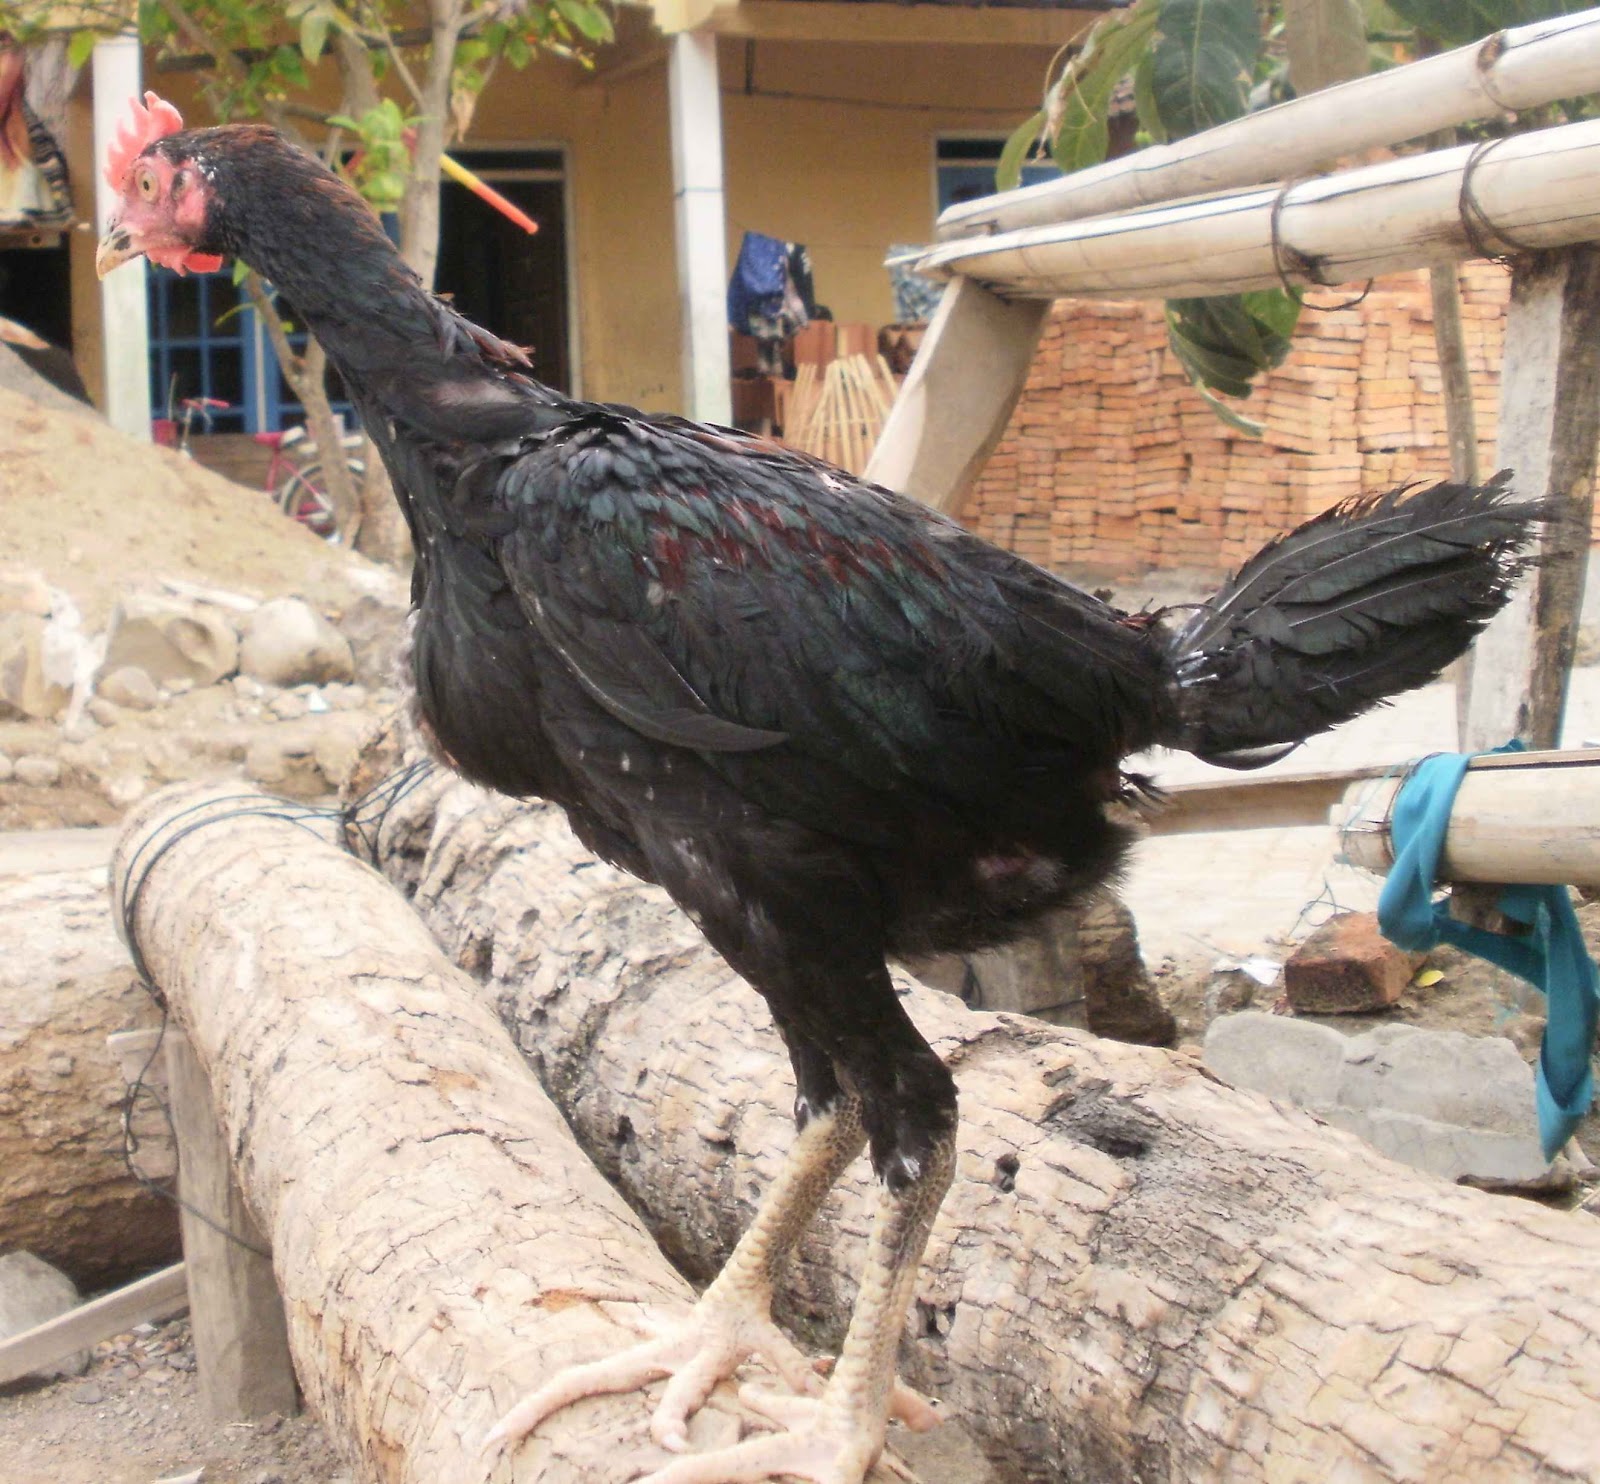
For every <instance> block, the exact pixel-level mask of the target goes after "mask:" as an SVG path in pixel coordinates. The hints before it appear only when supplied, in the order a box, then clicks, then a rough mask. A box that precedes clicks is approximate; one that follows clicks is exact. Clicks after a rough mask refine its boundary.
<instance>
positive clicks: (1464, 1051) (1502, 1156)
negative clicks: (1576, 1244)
mask: <svg viewBox="0 0 1600 1484" xmlns="http://www.w3.org/2000/svg"><path fill="white" fill-rule="evenodd" d="M1205 1061H1206V1065H1207V1067H1209V1068H1210V1069H1211V1071H1213V1072H1214V1073H1216V1075H1217V1076H1219V1077H1221V1078H1223V1079H1224V1080H1225V1081H1228V1082H1231V1083H1233V1084H1234V1085H1235V1086H1238V1087H1249V1088H1253V1089H1255V1090H1256V1091H1257V1092H1262V1093H1265V1094H1266V1095H1267V1096H1268V1097H1273V1098H1278V1099H1280V1100H1282V1101H1285V1102H1291V1103H1297V1104H1299V1105H1300V1106H1301V1107H1304V1108H1307V1109H1309V1110H1310V1111H1312V1112H1314V1113H1316V1114H1317V1115H1318V1116H1319V1117H1321V1118H1324V1119H1326V1120H1327V1121H1328V1122H1329V1123H1332V1124H1335V1125H1336V1126H1338V1127H1339V1128H1343V1129H1347V1130H1349V1131H1350V1132H1351V1133H1354V1134H1358V1135H1359V1136H1360V1137H1362V1138H1363V1139H1365V1140H1366V1141H1367V1142H1368V1143H1369V1144H1371V1145H1373V1146H1374V1147H1375V1148H1377V1149H1379V1150H1381V1151H1382V1152H1383V1153H1384V1154H1387V1155H1388V1156H1389V1157H1390V1158H1391V1159H1397V1160H1400V1161H1401V1162H1402V1163H1404V1164H1409V1165H1412V1166H1414V1167H1415V1168H1417V1169H1421V1170H1427V1171H1429V1172H1430V1173H1432V1174H1435V1175H1439V1176H1441V1177H1443V1178H1444V1179H1446V1180H1461V1179H1467V1180H1472V1181H1477V1182H1482V1183H1488V1184H1505V1185H1513V1186H1540V1185H1552V1184H1553V1185H1565V1184H1567V1183H1570V1181H1571V1178H1572V1171H1571V1168H1570V1166H1568V1164H1567V1162H1566V1161H1565V1160H1564V1159H1558V1160H1556V1161H1555V1163H1554V1165H1546V1163H1545V1160H1544V1156H1543V1155H1542V1154H1541V1152H1540V1149H1539V1130H1538V1117H1537V1113H1536V1111H1535V1106H1534V1081H1533V1069H1532V1068H1531V1067H1529V1066H1528V1064H1527V1063H1526V1062H1524V1061H1523V1059H1522V1057H1521V1056H1520V1055H1518V1053H1517V1049H1516V1047H1514V1046H1513V1045H1512V1044H1511V1042H1510V1041H1508V1040H1506V1039H1505V1037H1503V1036H1466V1035H1462V1034H1460V1033H1459V1032H1457V1031H1425V1030H1419V1029H1417V1028H1416V1027H1415V1026H1408V1025H1384V1026H1378V1027H1376V1028H1375V1029H1373V1030H1370V1031H1367V1032H1366V1033H1365V1034H1363V1035H1359V1036H1349V1037H1346V1036H1344V1035H1342V1034H1341V1033H1340V1032H1338V1031H1336V1030H1334V1029H1332V1028H1331V1027H1329V1026H1323V1025H1313V1024H1311V1023H1310V1022H1307V1021H1303V1020H1294V1019H1291V1018H1289V1017H1287V1016H1280V1015H1262V1014H1258V1013H1256V1012H1253V1011H1251V1012H1246V1013H1244V1014H1241V1015H1230V1016H1226V1017H1224V1018H1222V1019H1220V1020H1216V1021H1213V1022H1212V1025H1211V1029H1210V1030H1209V1031H1208V1032H1207V1033H1206V1040H1205Z"/></svg>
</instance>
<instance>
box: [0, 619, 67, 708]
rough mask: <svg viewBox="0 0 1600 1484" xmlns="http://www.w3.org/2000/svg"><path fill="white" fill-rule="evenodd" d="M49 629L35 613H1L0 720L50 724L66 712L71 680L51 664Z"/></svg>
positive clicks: (45, 622)
mask: <svg viewBox="0 0 1600 1484" xmlns="http://www.w3.org/2000/svg"><path fill="white" fill-rule="evenodd" d="M49 629H50V620H49V619H47V618H41V617H40V616H39V615H38V614H37V613H7V612H0V716H4V715H7V714H15V715H19V716H28V717H32V718H33V719H34V720H36V721H49V720H53V719H54V718H55V717H57V716H59V715H60V714H61V713H62V712H63V711H65V710H66V709H67V702H68V701H70V700H71V699H72V683H71V682H72V676H71V672H70V669H69V670H68V671H67V672H66V673H58V672H57V667H56V666H54V665H52V664H51V662H50V654H49V643H48V639H47V635H48V633H49Z"/></svg>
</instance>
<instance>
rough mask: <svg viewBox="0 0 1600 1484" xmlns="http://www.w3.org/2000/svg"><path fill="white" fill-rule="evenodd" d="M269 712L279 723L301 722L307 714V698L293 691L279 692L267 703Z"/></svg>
mask: <svg viewBox="0 0 1600 1484" xmlns="http://www.w3.org/2000/svg"><path fill="white" fill-rule="evenodd" d="M267 710H268V711H270V712H271V713H272V714H273V715H274V716H276V717H277V718H278V720H279V721H299V720H300V718H301V717H302V716H304V715H305V714H306V698H305V697H304V696H301V695H297V694H296V693H295V692H294V691H292V690H285V691H279V692H278V694H277V695H275V696H274V697H273V698H272V699H271V700H270V701H268V702H267Z"/></svg>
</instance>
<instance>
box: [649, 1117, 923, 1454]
mask: <svg viewBox="0 0 1600 1484" xmlns="http://www.w3.org/2000/svg"><path fill="white" fill-rule="evenodd" d="M954 1170H955V1138H954V1136H953V1134H946V1135H943V1136H941V1137H940V1138H939V1139H937V1140H936V1141H935V1142H934V1143H933V1144H932V1146H931V1148H930V1149H929V1151H928V1154H927V1156H926V1158H924V1159H923V1160H921V1161H920V1168H919V1169H918V1171H917V1172H916V1173H915V1174H914V1175H911V1176H910V1178H909V1179H907V1180H905V1181H904V1182H903V1183H897V1184H896V1185H894V1186H889V1185H886V1186H885V1189H884V1193H883V1197H882V1204H881V1206H880V1207H879V1211H878V1217H877V1221H876V1223H875V1224H874V1226H873V1231H872V1242H871V1246H870V1247H869V1249H868V1253H867V1264H866V1268H865V1270H864V1271H863V1273H862V1277H861V1293H860V1297H859V1298H858V1299H857V1301H856V1307H855V1312H854V1313H853V1314H852V1315H851V1318H850V1330H849V1333H848V1334H847V1335H846V1336H845V1341H844V1348H843V1350H842V1351H841V1352H840V1354H839V1363H838V1365H837V1366H835V1367H834V1371H833V1374H832V1376H831V1377H830V1378H829V1380H828V1383H827V1385H826V1387H825V1388H824V1389H823V1392H822V1395H821V1396H819V1397H815V1398H811V1397H790V1396H768V1395H765V1394H762V1393H760V1392H757V1391H755V1390H754V1388H751V1387H746V1388H744V1390H743V1392H742V1393H741V1395H742V1396H743V1398H744V1400H745V1401H746V1402H747V1403H748V1404H749V1405H751V1406H753V1407H755V1408H756V1409H757V1410H759V1411H762V1412H765V1413H766V1414H767V1415H768V1416H770V1417H772V1418H773V1420H774V1421H776V1422H779V1423H781V1424H782V1425H783V1430H782V1431H780V1432H776V1433H768V1434H765V1435H763V1436H760V1437H755V1438H749V1439H747V1440H745V1441H744V1442H741V1443H737V1444H735V1445H734V1446H733V1447H731V1448H720V1449H717V1450H716V1451H714V1452H710V1453H697V1454H694V1455H692V1456H689V1457H685V1458H679V1459H676V1460H674V1461H673V1462H672V1463H670V1464H668V1465H667V1466H666V1467H665V1468H663V1469H658V1470H657V1471H656V1472H655V1473H652V1474H648V1475H646V1476H645V1477H644V1478H643V1479H640V1480H638V1481H637V1484H754V1481H757V1480H766V1479H779V1478H789V1477H794V1478H799V1479H805V1480H809V1481H812V1484H862V1480H864V1479H865V1478H866V1476H867V1473H868V1471H869V1470H870V1469H871V1468H872V1465H873V1464H874V1463H875V1462H876V1461H877V1459H878V1457H879V1455H880V1454H881V1453H882V1452H883V1445H884V1438H885V1435H886V1431H887V1421H888V1418H889V1416H890V1415H891V1413H892V1412H896V1411H898V1413H899V1415H900V1416H901V1417H902V1419H903V1420H906V1421H907V1422H909V1423H910V1425H912V1426H913V1427H915V1426H918V1425H919V1423H920V1424H921V1425H923V1426H928V1425H931V1424H932V1422H933V1421H934V1420H935V1418H934V1416H933V1412H932V1408H931V1407H927V1406H926V1404H925V1403H924V1404H923V1406H924V1412H925V1415H922V1416H919V1415H917V1414H915V1413H914V1412H913V1411H912V1410H911V1409H910V1408H908V1407H907V1406H905V1405H904V1404H903V1403H902V1404H900V1405H898V1406H896V1405H894V1403H895V1402H896V1381H895V1350H896V1348H897V1347H898V1345H899V1341H900V1334H901V1331H902V1330H903V1329H904V1327H905V1317H906V1310H907V1309H908V1308H909V1307H910V1304H911V1295H912V1291H913V1289H914V1287H915V1284H916V1277H917V1269H918V1266H919V1265H920V1263H921V1261H922V1251H923V1248H924V1247H925V1246H926V1245H927V1241H928V1232H929V1231H930V1229H931V1228H932V1226H933V1219H934V1216H935V1215H936V1214H937V1213H938V1210H939V1205H940V1203H941V1202H942V1201H943V1199H944V1195H945V1191H946V1190H947V1189H949V1186H950V1180H951V1176H952V1174H953V1173H954ZM902 1395H908V1394H906V1393H902ZM908 1414H909V1415H908Z"/></svg>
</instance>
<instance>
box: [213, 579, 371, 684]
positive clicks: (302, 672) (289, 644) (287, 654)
mask: <svg viewBox="0 0 1600 1484" xmlns="http://www.w3.org/2000/svg"><path fill="white" fill-rule="evenodd" d="M239 668H240V669H241V670H243V671H244V673H245V674H247V675H251V676H253V677H254V678H255V679H257V680H262V681H265V682H266V683H267V684H269V685H282V686H290V685H302V684H306V683H308V682H309V683H311V684H314V685H315V684H321V683H323V682H325V681H329V680H338V681H348V680H350V679H352V678H354V675H355V656H354V655H353V654H352V652H351V649H350V642H349V640H347V639H346V638H345V637H344V635H343V634H341V633H340V632H339V630H338V629H336V628H335V627H334V626H333V625H332V624H331V623H329V622H328V620H327V619H326V618H324V617H323V616H322V615H321V614H320V613H318V612H317V610H316V609H315V608H313V607H312V606H311V605H310V604H309V603H306V602H303V601H302V600H301V599H299V598H276V599H274V600H273V601H272V602H270V603H263V604H262V605H261V607H260V608H258V609H257V610H256V611H255V612H254V613H252V614H251V615H250V617H249V619H248V620H247V621H246V624H245V630H244V642H243V644H242V646H241V648H240V651H239Z"/></svg>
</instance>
